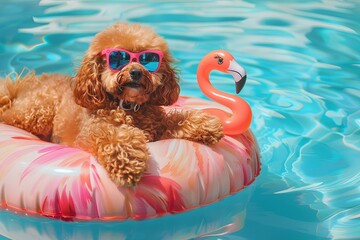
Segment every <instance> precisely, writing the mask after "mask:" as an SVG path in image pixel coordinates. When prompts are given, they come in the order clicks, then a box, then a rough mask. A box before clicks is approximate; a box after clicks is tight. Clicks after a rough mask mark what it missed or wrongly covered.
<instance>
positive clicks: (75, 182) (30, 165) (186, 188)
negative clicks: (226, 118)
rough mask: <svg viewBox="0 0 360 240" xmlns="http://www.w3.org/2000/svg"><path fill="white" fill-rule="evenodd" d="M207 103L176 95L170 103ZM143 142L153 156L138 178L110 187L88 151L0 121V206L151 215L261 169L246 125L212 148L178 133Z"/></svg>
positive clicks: (215, 192)
mask: <svg viewBox="0 0 360 240" xmlns="http://www.w3.org/2000/svg"><path fill="white" fill-rule="evenodd" d="M211 106H212V107H213V106H214V105H212V104H211V103H210V102H208V101H205V100H201V99H194V98H187V97H181V98H180V99H179V101H178V102H177V103H176V104H175V105H174V106H173V107H177V108H185V109H188V108H198V109H199V108H200V109H201V108H204V107H211ZM216 107H218V106H217V105H216ZM169 109H170V108H169ZM148 147H149V149H150V152H151V159H150V160H149V167H148V170H147V172H146V174H145V176H144V177H143V178H142V179H141V181H140V182H139V184H138V185H137V186H135V187H116V185H115V184H114V183H113V182H112V181H111V180H110V178H109V177H108V176H107V174H106V171H105V170H104V169H103V168H102V167H101V166H100V165H99V163H98V162H97V160H96V158H95V157H93V156H92V155H91V154H89V153H87V152H85V151H83V150H80V149H75V148H71V147H67V146H63V145H58V144H53V143H48V142H44V141H41V140H39V139H38V138H37V137H35V136H33V135H32V134H30V133H27V132H25V131H23V130H20V129H17V128H14V127H11V126H7V125H4V124H0V205H1V206H2V208H8V209H12V210H16V211H20V212H26V213H31V214H40V215H43V216H49V217H56V218H63V219H79V220H80V219H81V220H92V219H97V220H120V219H127V218H133V219H141V218H150V217H156V216H160V215H163V214H167V213H178V212H182V211H185V210H188V209H192V208H196V207H199V206H202V205H206V204H210V203H212V202H215V201H218V200H219V199H222V198H224V197H225V196H228V195H230V194H233V193H236V192H238V191H240V190H241V189H243V188H244V187H245V186H247V185H249V184H250V183H251V182H252V181H254V179H255V177H256V176H257V175H258V174H259V171H260V161H259V152H258V146H257V143H256V140H255V138H254V136H253V135H252V133H251V132H250V131H247V132H246V133H244V134H241V135H238V136H231V137H230V136H225V137H224V138H223V139H222V140H221V141H220V142H219V143H218V144H217V145H215V146H212V147H209V146H206V145H203V144H200V143H195V142H191V141H187V140H179V139H169V140H162V141H158V142H151V143H149V144H148Z"/></svg>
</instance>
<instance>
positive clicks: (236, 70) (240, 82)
mask: <svg viewBox="0 0 360 240" xmlns="http://www.w3.org/2000/svg"><path fill="white" fill-rule="evenodd" d="M228 73H230V74H231V75H232V76H233V78H234V80H235V85H236V93H237V94H238V93H239V92H240V91H241V89H243V87H244V85H245V82H246V71H245V69H244V68H243V67H242V66H240V65H239V64H238V63H237V62H236V61H235V59H233V60H231V61H230V65H229V68H228Z"/></svg>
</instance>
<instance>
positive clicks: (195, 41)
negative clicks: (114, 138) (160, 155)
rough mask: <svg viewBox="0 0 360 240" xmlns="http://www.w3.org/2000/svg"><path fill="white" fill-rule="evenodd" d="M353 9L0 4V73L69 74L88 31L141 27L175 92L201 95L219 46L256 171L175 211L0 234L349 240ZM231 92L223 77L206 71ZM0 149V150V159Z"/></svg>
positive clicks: (252, 1)
mask: <svg viewBox="0 0 360 240" xmlns="http://www.w3.org/2000/svg"><path fill="white" fill-rule="evenodd" d="M359 13H360V2H359V1H357V0H322V1H320V0H304V1H295V0H290V1H282V0H277V1H275V0H272V1H270V0H268V1H267V0H248V1H214V0H206V1H196V2H195V1H169V2H166V1H144V0H143V1H121V3H120V1H62V0H56V1H55V0H41V1H35V0H15V1H14V0H2V1H1V8H0V29H1V34H0V54H1V58H0V74H1V75H2V76H4V75H6V74H8V73H11V72H14V71H16V72H21V71H23V69H24V67H26V68H28V69H35V70H36V72H37V73H38V74H40V73H43V72H60V73H66V74H71V75H74V73H75V70H76V67H77V66H79V63H80V61H81V59H82V55H83V54H84V52H85V51H86V49H87V47H88V44H89V41H90V40H91V39H92V37H93V36H94V34H95V33H97V32H98V31H101V30H102V29H103V28H104V27H106V26H108V25H110V24H111V23H113V22H115V21H126V22H138V23H142V24H146V25H149V26H151V27H153V29H154V30H155V31H157V32H158V33H159V34H160V35H162V36H163V37H164V38H165V39H166V40H167V42H168V43H169V46H170V49H171V50H172V52H173V55H174V57H175V58H176V59H178V62H177V63H176V64H177V66H178V68H179V69H180V70H181V79H182V82H181V87H182V90H181V94H182V95H190V96H196V97H201V98H206V97H205V96H204V95H203V94H202V93H201V91H200V90H199V88H198V86H197V83H196V69H197V64H198V63H199V61H200V59H201V58H202V57H203V56H204V55H205V54H206V53H207V52H209V51H211V50H214V49H226V50H228V51H230V52H231V53H232V54H233V55H234V56H235V57H236V59H237V61H238V62H239V63H241V65H243V66H244V67H245V68H246V70H247V73H248V80H247V83H246V86H245V88H244V89H243V91H242V92H241V94H240V95H241V97H243V98H244V99H245V100H246V101H247V102H248V103H249V104H250V105H251V107H252V109H253V114H254V118H253V122H252V125H251V129H252V131H253V133H254V134H255V136H256V137H257V140H258V143H259V146H260V149H261V155H262V159H261V161H262V172H261V174H260V176H259V177H258V178H257V179H256V181H255V182H254V183H253V184H252V185H251V186H250V187H248V188H246V189H245V190H243V191H241V192H239V193H238V194H235V195H234V196H230V197H227V198H226V199H224V200H222V201H220V202H217V203H214V204H211V205H209V206H206V207H203V208H199V209H196V210H192V211H189V212H186V213H183V214H178V215H172V216H166V217H162V218H157V219H151V220H144V221H125V222H110V223H104V222H103V223H96V222H95V223H74V222H62V221H59V220H52V219H43V218H41V219H39V218H31V217H26V216H21V215H16V214H14V213H12V212H8V211H1V212H0V235H2V236H3V238H4V239H197V238H204V239H251V240H253V239H360V107H359V106H360V97H359V96H360V84H359V80H360V36H359V34H360V24H359V23H360V14H359ZM211 78H212V79H213V81H212V83H213V84H214V85H215V87H217V88H218V89H220V90H222V91H226V92H229V93H234V92H235V89H234V85H233V82H232V81H231V79H229V76H227V75H224V74H220V73H212V74H211ZM0 154H1V153H0Z"/></svg>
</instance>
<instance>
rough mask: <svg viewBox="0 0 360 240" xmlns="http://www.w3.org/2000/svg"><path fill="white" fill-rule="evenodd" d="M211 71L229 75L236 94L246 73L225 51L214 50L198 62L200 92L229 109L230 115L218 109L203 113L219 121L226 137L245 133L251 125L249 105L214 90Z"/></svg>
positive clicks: (240, 99) (238, 98) (242, 84)
mask: <svg viewBox="0 0 360 240" xmlns="http://www.w3.org/2000/svg"><path fill="white" fill-rule="evenodd" d="M212 70H218V71H221V72H224V73H230V74H231V75H232V76H233V77H234V80H235V84H236V93H240V91H241V89H242V88H243V87H244V85H245V82H246V71H245V69H244V68H243V67H241V66H240V65H239V64H238V63H237V62H236V61H235V59H234V57H233V56H232V55H231V54H230V53H229V52H227V51H224V50H216V51H213V52H210V53H208V54H207V55H206V56H205V57H204V58H203V59H202V60H201V62H200V64H199V67H198V71H197V79H198V83H199V86H200V89H201V91H202V92H203V93H204V94H205V95H206V96H208V97H209V98H211V99H212V100H214V101H216V102H218V103H220V104H222V105H224V106H226V107H228V108H230V110H231V111H232V115H229V113H227V112H225V111H223V110H220V109H218V108H206V109H204V110H203V111H206V112H208V113H209V114H212V115H215V116H217V117H218V118H220V119H221V121H222V123H223V127H224V133H225V134H226V135H236V134H241V133H243V132H245V131H246V130H247V129H248V128H249V126H250V123H251V118H252V112H251V108H250V106H249V104H248V103H247V102H245V101H244V100H243V99H242V98H240V97H236V96H234V95H231V94H228V93H224V92H221V91H219V90H217V89H216V88H214V87H213V86H212V85H211V83H210V80H209V75H210V72H211V71H212Z"/></svg>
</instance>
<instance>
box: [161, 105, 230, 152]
mask: <svg viewBox="0 0 360 240" xmlns="http://www.w3.org/2000/svg"><path fill="white" fill-rule="evenodd" d="M163 124H164V125H165V126H166V131H165V132H164V134H163V136H162V139H167V138H181V139H187V140H190V141H195V142H201V143H205V144H208V145H211V144H215V143H217V142H218V141H219V140H220V139H221V138H222V137H223V136H224V133H223V127H222V124H221V122H220V120H219V119H218V118H217V117H214V116H211V115H209V114H207V113H204V112H203V111H200V110H189V111H183V110H173V111H171V112H169V113H168V114H167V115H166V117H165V118H164V120H163Z"/></svg>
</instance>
